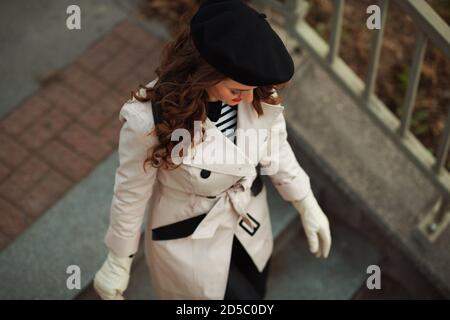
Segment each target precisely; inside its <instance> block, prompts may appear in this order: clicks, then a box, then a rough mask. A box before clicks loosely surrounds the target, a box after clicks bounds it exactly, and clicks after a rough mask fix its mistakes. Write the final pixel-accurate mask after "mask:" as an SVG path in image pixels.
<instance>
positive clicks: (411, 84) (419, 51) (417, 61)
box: [398, 31, 427, 138]
mask: <svg viewBox="0 0 450 320" xmlns="http://www.w3.org/2000/svg"><path fill="white" fill-rule="evenodd" d="M426 47H427V38H426V36H425V34H424V33H423V32H422V31H419V34H418V36H417V40H416V48H415V50H414V58H413V63H412V67H411V73H410V74H409V76H408V90H407V92H406V97H405V101H404V104H403V111H402V118H401V124H400V128H399V131H398V134H399V135H400V138H404V137H405V134H406V131H407V130H408V129H409V125H410V122H411V115H412V112H413V109H414V104H415V102H416V94H417V87H418V85H419V79H420V72H421V70H422V62H423V57H424V55H425V50H426Z"/></svg>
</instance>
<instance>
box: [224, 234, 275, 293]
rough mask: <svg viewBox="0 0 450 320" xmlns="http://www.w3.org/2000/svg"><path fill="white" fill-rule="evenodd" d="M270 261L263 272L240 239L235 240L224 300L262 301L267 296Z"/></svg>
mask: <svg viewBox="0 0 450 320" xmlns="http://www.w3.org/2000/svg"><path fill="white" fill-rule="evenodd" d="M269 269H270V259H269V261H268V262H267V264H266V266H265V267H264V270H263V271H262V272H259V271H258V268H257V267H256V265H255V264H254V262H253V260H252V258H251V257H250V256H249V255H248V253H247V251H246V250H245V248H244V247H243V246H242V244H241V243H240V242H239V240H238V238H236V236H234V238H233V249H232V252H231V262H230V271H229V273H228V281H227V288H226V291H225V296H224V300H262V299H264V296H265V294H266V287H267V278H268V275H269Z"/></svg>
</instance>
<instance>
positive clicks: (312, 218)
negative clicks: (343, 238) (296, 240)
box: [292, 191, 331, 258]
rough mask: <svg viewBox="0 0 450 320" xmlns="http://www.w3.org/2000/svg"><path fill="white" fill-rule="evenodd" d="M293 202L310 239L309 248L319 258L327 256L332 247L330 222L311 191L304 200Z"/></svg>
mask: <svg viewBox="0 0 450 320" xmlns="http://www.w3.org/2000/svg"><path fill="white" fill-rule="evenodd" d="M292 204H293V205H294V207H295V208H296V209H297V211H298V212H299V213H300V217H301V220H302V224H303V229H304V230H305V234H306V237H307V239H308V244H309V250H310V251H311V252H312V253H313V254H315V255H316V257H317V258H319V257H323V258H327V257H328V254H329V253H330V248H331V234H330V224H329V222H328V218H327V216H326V215H325V214H324V213H323V211H322V209H321V208H320V206H319V204H318V203H317V201H316V198H315V197H314V194H313V192H312V191H311V192H310V193H309V194H308V195H307V196H306V197H305V198H304V199H303V200H300V201H293V202H292Z"/></svg>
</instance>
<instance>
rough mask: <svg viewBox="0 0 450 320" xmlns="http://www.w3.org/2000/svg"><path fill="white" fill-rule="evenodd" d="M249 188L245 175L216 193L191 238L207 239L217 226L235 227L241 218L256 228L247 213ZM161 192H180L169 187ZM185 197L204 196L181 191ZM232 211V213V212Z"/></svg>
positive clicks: (249, 182) (212, 234)
mask: <svg viewBox="0 0 450 320" xmlns="http://www.w3.org/2000/svg"><path fill="white" fill-rule="evenodd" d="M250 188H251V181H250V180H249V179H248V178H247V177H243V178H241V179H240V180H239V181H237V182H236V183H235V184H234V185H232V186H231V187H230V188H228V189H227V190H225V191H223V192H221V193H219V194H217V195H216V196H215V198H216V199H217V201H216V202H215V203H214V205H213V206H212V208H211V209H210V210H209V211H208V212H207V213H206V216H205V218H203V219H202V221H201V222H200V224H199V225H198V226H197V228H196V229H195V230H194V232H193V233H192V235H191V238H192V239H208V238H212V237H213V236H214V234H215V232H216V230H217V228H218V227H219V226H224V227H228V228H230V229H233V230H234V228H235V226H236V225H237V221H238V220H239V219H240V218H242V221H243V222H245V224H246V225H247V226H248V227H249V228H250V230H254V228H257V226H256V225H255V223H254V222H253V220H252V219H251V218H249V216H248V213H247V207H248V205H249V203H250V199H251V197H250ZM161 191H162V193H163V194H164V193H170V192H180V191H175V190H173V189H171V188H167V187H164V186H163V187H162V190H161ZM183 196H186V197H205V196H199V195H196V194H192V193H185V192H183ZM233 213H234V214H233Z"/></svg>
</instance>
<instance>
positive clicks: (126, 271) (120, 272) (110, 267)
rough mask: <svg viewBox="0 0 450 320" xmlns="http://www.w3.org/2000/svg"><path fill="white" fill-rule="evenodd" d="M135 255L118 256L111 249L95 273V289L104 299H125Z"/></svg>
mask: <svg viewBox="0 0 450 320" xmlns="http://www.w3.org/2000/svg"><path fill="white" fill-rule="evenodd" d="M132 261H133V257H131V258H129V257H125V258H122V257H118V256H116V255H115V254H114V253H113V252H112V251H111V250H110V251H109V253H108V257H107V258H106V260H105V262H104V263H103V266H102V267H101V268H100V270H99V271H97V273H96V274H95V278H94V289H95V291H96V292H97V294H98V295H99V296H100V298H102V299H103V300H124V298H123V292H124V291H125V290H126V288H127V286H128V282H129V280H130V268H131V263H132Z"/></svg>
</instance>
